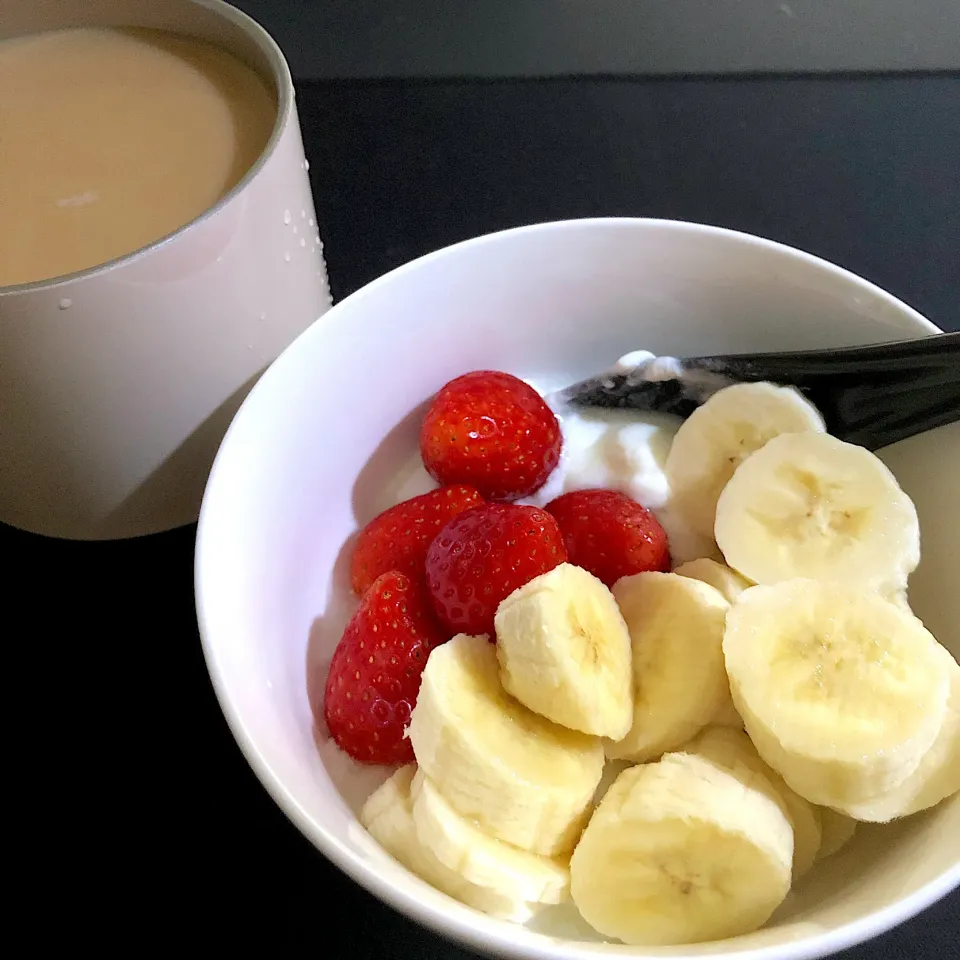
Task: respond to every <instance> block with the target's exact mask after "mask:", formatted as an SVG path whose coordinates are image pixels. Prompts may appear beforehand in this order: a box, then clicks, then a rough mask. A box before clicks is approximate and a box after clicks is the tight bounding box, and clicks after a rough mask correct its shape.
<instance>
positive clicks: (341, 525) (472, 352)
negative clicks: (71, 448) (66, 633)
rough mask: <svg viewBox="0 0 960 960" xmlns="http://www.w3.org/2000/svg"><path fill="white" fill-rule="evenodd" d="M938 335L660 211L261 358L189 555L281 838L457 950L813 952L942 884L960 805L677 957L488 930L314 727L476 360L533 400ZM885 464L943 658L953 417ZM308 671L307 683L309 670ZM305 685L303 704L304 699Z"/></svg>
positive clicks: (443, 257)
mask: <svg viewBox="0 0 960 960" xmlns="http://www.w3.org/2000/svg"><path fill="white" fill-rule="evenodd" d="M933 329H934V328H932V327H931V325H930V324H929V323H927V322H926V321H924V320H923V319H922V318H921V317H920V316H919V315H918V314H916V313H914V312H913V311H911V310H910V309H909V308H907V307H905V306H904V305H903V304H901V303H899V302H898V301H896V300H895V299H893V298H892V297H890V296H888V295H886V294H884V293H882V292H881V291H879V290H878V289H876V288H874V287H872V286H871V285H869V284H867V283H865V282H864V281H861V280H858V279H857V278H855V277H853V276H852V275H850V274H848V273H845V272H844V271H842V270H839V269H838V268H835V267H831V266H829V265H827V264H825V263H823V262H822V261H818V260H815V259H814V258H811V257H808V256H806V255H804V254H800V253H797V252H796V251H792V250H789V249H787V248H784V247H780V246H777V245H775V244H771V243H768V242H765V241H761V240H756V239H754V238H749V237H745V236H742V235H738V234H733V233H729V232H726V231H721V230H715V229H711V228H704V227H697V226H694V225H687V224H678V223H671V222H663V221H627V220H603V221H580V222H573V223H564V224H550V225H543V226H540V227H533V228H525V229H522V230H517V231H510V232H507V233H504V234H499V235H494V236H491V237H485V238H480V239H479V240H475V241H471V242H469V243H467V244H462V245H460V246H458V247H454V248H451V249H449V250H446V251H441V252H440V253H438V254H434V255H432V256H430V257H427V258H424V259H423V260H421V261H417V262H415V263H413V264H410V265H408V266H406V267H404V268H401V269H400V270H398V271H395V272H394V273H392V274H389V275H388V276H386V277H384V278H382V279H381V280H379V281H377V282H375V283H374V284H372V285H370V286H369V287H367V288H365V289H364V290H362V291H360V292H358V293H357V294H355V295H354V296H352V297H350V298H349V299H348V300H346V301H344V302H343V303H342V304H340V305H339V306H337V307H336V308H335V309H334V310H333V311H332V312H331V313H329V314H328V315H327V316H325V317H324V318H323V320H322V321H321V322H319V323H317V324H315V325H314V326H313V327H312V328H311V329H309V330H308V331H307V332H306V333H305V334H304V335H303V336H301V337H300V339H299V340H298V341H297V342H296V343H295V344H294V345H293V346H292V347H291V348H290V349H289V350H288V351H287V352H286V353H285V354H284V355H283V356H282V357H281V358H280V360H279V361H277V363H276V364H274V366H273V367H272V368H271V369H270V370H269V371H268V372H267V373H266V374H265V376H264V377H263V378H262V380H261V382H260V383H259V384H258V385H257V387H256V388H255V389H254V391H253V392H252V394H251V395H250V397H249V399H248V400H247V401H246V403H245V404H244V406H243V408H242V410H241V411H240V413H239V415H238V416H237V418H236V420H235V422H234V424H233V426H232V428H231V430H230V432H229V434H228V436H227V438H226V440H225V442H224V444H223V447H222V448H221V452H220V455H219V457H218V459H217V462H216V464H215V467H214V470H213V473H212V475H211V479H210V482H209V486H208V488H207V493H206V498H205V503H204V508H203V513H202V516H201V523H200V532H199V537H198V548H197V596H198V610H199V614H200V622H201V628H202V632H203V636H204V643H205V648H206V654H207V659H208V664H209V667H210V671H211V674H212V676H213V679H214V683H215V686H216V689H217V692H218V695H219V696H220V699H221V702H222V704H223V706H224V709H225V712H226V714H227V717H228V719H229V720H230V723H231V725H232V728H233V730H234V733H235V735H236V736H237V739H238V741H239V742H240V744H241V746H242V748H243V749H244V751H245V753H246V755H247V757H248V759H249V760H250V762H251V763H252V765H253V766H254V769H255V770H256V771H257V773H258V775H259V776H260V777H261V779H262V780H263V781H264V783H265V785H266V786H267V788H268V789H269V790H270V791H271V793H272V794H273V796H274V797H275V798H276V800H277V801H278V802H279V803H280V804H281V806H282V807H283V808H284V809H285V810H286V811H287V813H288V814H289V815H290V816H291V817H292V818H293V820H294V821H295V823H296V824H297V825H298V826H299V827H300V829H301V830H303V832H304V833H305V834H306V835H307V836H308V837H309V838H310V839H311V840H312V841H313V842H314V843H316V844H317V845H318V846H319V847H320V849H321V850H323V851H324V853H326V855H327V856H329V857H330V858H331V859H333V860H334V861H335V862H337V863H338V864H339V865H340V866H341V867H342V868H343V869H345V870H346V871H347V872H348V873H350V874H351V875H352V876H353V877H354V878H355V879H357V880H359V881H360V882H361V883H363V884H364V885H365V886H367V887H368V888H369V889H371V890H373V891H374V892H375V893H376V894H378V895H379V896H381V897H383V898H384V899H385V900H387V901H388V902H390V903H392V904H393V905H395V906H397V907H398V908H400V909H402V910H404V911H405V912H407V913H409V914H410V915H412V916H414V917H417V918H418V919H420V920H421V921H422V922H424V923H426V924H428V925H430V926H432V927H434V928H436V929H439V930H442V931H443V932H445V933H447V934H448V935H451V936H453V937H456V938H459V939H461V940H463V941H464V942H467V943H469V944H472V945H473V946H474V947H477V948H480V949H486V950H489V951H491V952H493V953H496V954H498V955H508V956H524V957H533V956H539V957H545V956H550V957H571V958H572V957H582V958H586V957H597V956H601V955H611V954H628V955H633V956H705V955H735V956H738V957H743V958H746V957H751V958H760V957H764V958H767V957H769V958H772V957H774V956H776V957H777V958H778V960H783V958H788V957H807V956H819V955H822V954H824V953H826V952H830V951H832V950H834V949H838V948H840V947H843V946H846V945H847V944H849V943H852V942H855V941H857V940H860V939H863V938H865V937H867V936H870V935H872V934H874V933H876V932H879V931H881V930H883V929H885V928H887V927H889V926H892V925H893V924H894V923H896V922H898V921H899V920H901V919H904V918H906V917H907V916H909V915H911V914H912V913H915V912H916V911H918V910H919V909H922V908H923V907H924V906H926V905H927V904H928V903H929V902H931V901H932V900H933V899H935V898H936V897H937V896H939V895H942V894H943V893H945V892H946V891H947V890H949V889H951V888H952V887H954V886H957V885H958V883H960V797H955V798H954V799H953V800H952V801H950V802H948V803H945V804H943V805H941V806H940V807H939V808H938V809H936V810H935V811H933V812H930V813H926V814H922V815H919V816H917V817H915V818H912V819H910V820H909V821H907V822H903V823H900V824H896V825H892V826H885V827H882V828H873V827H864V828H862V829H861V830H860V831H859V832H858V835H857V838H856V840H855V841H854V842H853V843H852V844H851V845H850V846H849V847H848V848H846V849H845V850H844V851H842V852H841V853H840V854H838V855H837V856H836V857H834V858H831V859H828V860H826V861H824V862H823V863H822V864H820V865H819V866H818V867H817V868H816V869H815V871H814V872H813V873H811V874H809V875H808V876H807V877H806V878H804V880H803V881H802V883H801V884H799V885H798V888H797V890H796V891H795V892H794V893H791V895H790V898H789V900H788V902H787V903H785V904H784V905H783V907H782V908H781V909H780V910H779V911H778V913H777V915H776V916H775V918H774V920H773V921H772V922H771V924H770V925H768V926H767V927H766V928H765V929H763V930H761V931H759V932H757V933H754V934H751V935H749V936H745V937H740V938H736V939H733V940H728V941H724V942H721V943H715V944H709V945H701V946H697V947H677V948H668V949H660V950H655V949H654V950H638V949H637V948H627V947H623V946H618V945H613V944H602V943H599V942H596V940H597V938H596V937H595V935H593V934H591V932H590V931H589V930H588V929H587V928H585V926H584V925H582V923H579V922H578V921H577V919H576V918H575V916H574V915H573V914H572V913H571V912H570V911H569V910H564V909H560V908H557V909H555V910H553V911H551V912H549V913H547V914H545V915H544V916H543V917H542V918H538V920H537V929H535V930H533V929H523V928H518V927H515V926H513V925H509V924H505V923H501V922H498V921H494V920H492V919H489V918H487V917H484V916H482V915H479V914H477V913H474V912H473V911H471V910H468V909H467V908H465V907H462V906H460V905H459V904H457V903H455V902H454V901H452V900H450V899H448V898H447V897H445V896H443V895H442V894H440V893H438V892H436V891H434V890H432V889H431V888H429V887H428V886H426V885H425V884H423V883H421V882H420V881H419V880H417V879H416V878H413V877H411V876H410V875H409V874H408V873H407V872H406V871H405V870H403V868H401V867H399V866H398V865H397V864H395V863H394V862H393V861H392V860H391V859H390V858H389V857H388V856H387V855H386V854H384V853H383V851H382V850H381V849H380V848H379V847H378V846H377V844H376V843H374V842H373V841H372V840H371V839H370V838H369V837H368V836H367V835H366V833H365V831H363V830H362V829H361V828H360V827H359V825H358V824H357V822H356V817H355V814H356V811H357V810H358V809H359V805H360V804H361V803H362V801H363V799H364V798H365V797H366V796H367V794H368V793H369V792H370V790H372V789H373V787H374V786H376V784H377V783H378V782H379V781H380V780H381V779H382V778H383V776H384V772H383V771H381V770H377V769H372V770H371V769H361V768H359V767H357V766H356V765H354V764H353V763H352V762H351V761H349V760H347V759H346V758H345V757H344V756H343V755H341V754H340V753H339V752H338V751H337V750H336V749H335V748H333V747H332V744H330V743H329V742H327V741H326V739H325V737H324V735H323V734H322V733H315V732H314V730H313V724H312V716H311V711H310V707H309V702H308V693H307V674H308V658H309V661H310V672H311V675H314V676H319V675H322V670H323V666H324V664H325V663H326V662H327V661H328V660H329V658H330V656H331V654H332V651H333V648H334V646H335V644H336V642H337V640H338V638H339V635H340V632H341V630H342V627H343V625H344V623H345V621H346V619H347V617H348V616H349V614H350V612H351V610H352V603H351V602H350V600H349V599H348V580H347V576H346V568H347V556H348V546H349V542H350V540H351V537H352V536H353V534H354V533H355V532H356V530H357V529H358V528H359V527H360V526H362V525H363V524H364V523H365V522H366V521H367V520H369V519H370V518H371V517H372V516H373V515H375V514H376V513H377V512H378V511H380V510H381V509H384V508H385V507H386V506H388V505H390V504H391V503H393V502H396V501H397V500H398V499H400V498H401V497H402V496H404V495H407V494H412V493H415V492H420V487H421V485H422V484H423V483H424V479H425V475H424V474H423V472H422V469H421V468H420V467H419V463H418V458H417V435H418V424H419V416H420V414H421V413H422V410H423V405H424V402H425V401H426V400H427V399H428V398H429V397H430V395H431V394H432V393H433V392H434V391H435V390H436V389H437V388H438V387H440V386H441V385H442V384H443V383H444V382H445V381H446V380H448V379H450V378H451V377H453V376H455V375H457V374H459V373H463V372H465V371H467V370H471V369H477V368H481V367H492V368H496V369H503V370H507V371H510V372H512V373H515V374H517V375H519V376H522V377H524V378H526V379H528V380H530V381H531V382H533V383H535V384H536V385H537V386H540V387H543V388H545V389H552V388H554V387H556V386H559V385H562V384H565V383H569V382H572V381H573V380H574V379H577V378H580V377H583V376H587V375H589V374H590V373H593V372H595V371H597V370H600V369H603V368H604V367H605V366H607V365H608V364H610V363H611V362H612V361H613V360H615V359H616V358H617V357H618V356H620V355H621V354H622V353H625V352H626V351H628V350H630V349H636V348H641V347H642V348H646V349H649V350H652V351H654V352H657V353H668V354H674V355H680V356H683V355H697V354H708V353H717V352H730V351H746V350H756V351H760V350H765V349H791V348H797V349H800V348H811V347H820V346H833V345H836V346H839V345H849V344H856V343H867V342H875V341H878V340H889V339H898V338H901V337H905V336H919V335H924V334H926V333H928V332H931V331H932V330H933ZM884 459H885V460H886V461H887V462H888V464H889V465H890V466H891V468H892V469H893V470H894V472H895V473H896V474H897V476H898V478H899V479H900V482H901V483H902V484H903V486H904V487H905V489H906V490H907V491H908V492H909V493H910V494H911V496H913V498H914V499H915V501H916V503H917V507H918V509H919V512H920V518H921V524H922V533H923V551H924V553H923V562H922V565H921V567H920V569H919V570H918V571H917V573H916V574H915V576H914V578H913V579H912V581H911V591H910V594H911V602H912V603H913V605H914V607H915V609H916V611H917V613H918V614H919V615H920V616H921V617H922V618H923V619H924V621H925V622H926V623H927V625H928V626H929V627H930V629H931V630H933V632H934V633H935V634H936V635H937V636H938V637H939V638H940V639H941V641H942V642H944V643H945V644H946V645H947V646H948V647H950V648H951V650H952V651H953V653H954V654H955V655H960V591H958V590H957V589H956V588H955V587H956V576H955V573H954V572H953V569H952V567H951V559H952V557H953V555H954V554H955V549H956V546H955V545H956V544H957V543H958V542H960V506H958V505H957V502H956V497H955V494H954V478H955V477H956V476H960V424H958V425H954V426H951V427H947V428H942V429H940V430H938V431H935V432H934V433H931V434H927V435H925V436H922V437H918V438H915V439H913V440H909V441H906V442H904V443H902V444H898V445H897V446H896V447H891V448H889V449H888V450H887V451H885V452H884ZM318 671H319V672H318ZM315 694H316V691H311V695H315Z"/></svg>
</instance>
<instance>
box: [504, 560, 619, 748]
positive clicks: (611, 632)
mask: <svg viewBox="0 0 960 960" xmlns="http://www.w3.org/2000/svg"><path fill="white" fill-rule="evenodd" d="M495 626H496V633H497V647H496V650H497V659H498V660H499V662H500V680H501V681H502V683H503V686H504V689H505V690H506V691H507V693H510V694H512V695H513V696H514V697H516V698H517V699H518V700H519V701H520V702H521V703H522V704H524V705H525V706H527V707H529V708H530V709H531V710H533V711H534V712H535V713H539V714H540V715H541V716H544V717H546V718H547V719H549V720H553V721H554V723H560V724H563V726H565V727H570V728H571V729H572V730H579V731H581V732H582V733H591V734H594V735H596V736H600V737H611V738H613V739H614V740H619V739H620V738H621V737H624V736H626V734H627V732H628V731H629V729H630V726H631V724H632V723H633V677H632V671H631V666H630V664H631V653H630V634H629V633H628V632H627V625H626V624H625V623H624V622H623V617H622V616H621V615H620V608H619V607H618V606H617V601H616V600H614V599H613V594H612V593H611V592H610V591H609V590H608V589H607V588H606V586H605V585H604V584H603V583H602V582H601V581H600V580H598V579H597V578H596V577H595V576H593V575H592V574H590V573H588V572H587V571H586V570H583V569H581V568H580V567H575V566H572V565H571V564H569V563H562V564H560V566H559V567H555V568H554V569H553V570H551V571H550V572H549V573H544V574H542V575H541V576H539V577H535V578H534V579H533V580H531V581H530V582H529V583H527V584H525V585H524V586H522V587H520V589H519V590H515V591H514V592H513V593H511V594H510V596H508V597H507V598H506V599H505V600H504V601H503V602H502V603H501V604H500V606H499V607H498V609H497V615H496V621H495Z"/></svg>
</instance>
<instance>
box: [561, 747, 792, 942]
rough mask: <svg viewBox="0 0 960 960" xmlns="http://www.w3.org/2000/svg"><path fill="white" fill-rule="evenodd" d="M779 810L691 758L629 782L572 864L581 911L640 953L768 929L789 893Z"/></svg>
mask: <svg viewBox="0 0 960 960" xmlns="http://www.w3.org/2000/svg"><path fill="white" fill-rule="evenodd" d="M792 859H793V830H792V829H791V827H790V822H789V821H788V820H787V818H786V816H785V815H784V813H783V810H782V809H781V808H780V806H779V804H778V803H777V802H776V801H775V800H773V799H772V798H771V797H770V796H768V795H767V793H765V792H764V791H763V790H759V789H755V788H754V787H753V786H746V785H745V784H744V783H742V782H741V781H740V780H738V779H737V778H736V777H734V776H732V775H731V774H730V773H729V772H727V771H726V770H724V769H723V768H722V767H720V766H718V765H715V764H713V763H710V762H709V761H708V760H705V759H703V758H702V757H698V756H694V755H690V754H682V753H681V754H677V753H675V754H667V755H666V756H665V757H663V759H662V760H660V762H659V763H650V764H644V765H642V766H637V767H631V768H630V769H628V770H625V771H624V772H623V773H621V774H620V776H619V777H618V779H617V781H616V783H614V785H613V786H612V787H611V788H610V790H609V791H608V792H607V795H606V796H605V797H604V798H603V800H602V801H601V803H600V806H599V807H598V808H597V810H596V812H595V813H594V815H593V817H592V818H591V820H590V823H589V824H588V825H587V828H586V830H584V832H583V837H582V838H581V840H580V843H579V844H578V845H577V849H576V850H575V851H574V853H573V858H572V859H571V861H570V892H571V896H572V897H573V901H574V903H575V904H576V905H577V908H578V909H579V910H580V913H581V914H582V915H583V918H584V920H586V921H587V923H589V924H590V925H591V926H592V927H594V929H596V930H597V931H598V932H599V933H601V934H602V935H604V936H607V937H617V938H618V939H620V940H623V941H624V942H625V943H628V944H633V945H654V944H664V945H666V944H681V943H702V942H704V941H706V940H721V939H723V938H725V937H733V936H737V935H739V934H743V933H748V932H750V931H752V930H756V929H757V928H758V927H760V926H762V925H763V924H764V923H765V922H766V921H767V920H768V919H769V917H770V915H771V914H772V913H773V911H774V910H775V909H776V907H777V906H778V905H779V904H780V903H781V902H782V901H783V899H784V897H785V896H786V895H787V892H788V891H789V889H790V864H791V861H792Z"/></svg>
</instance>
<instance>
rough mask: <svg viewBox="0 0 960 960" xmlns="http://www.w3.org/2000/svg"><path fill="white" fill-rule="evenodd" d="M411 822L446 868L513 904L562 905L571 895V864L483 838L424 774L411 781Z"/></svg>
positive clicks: (422, 842)
mask: <svg viewBox="0 0 960 960" xmlns="http://www.w3.org/2000/svg"><path fill="white" fill-rule="evenodd" d="M410 796H411V798H412V800H413V822H414V826H415V827H416V830H417V837H418V838H419V841H420V843H421V845H422V846H424V847H425V848H426V849H427V850H428V851H429V852H430V853H432V854H433V856H435V857H436V858H437V860H439V861H440V863H442V864H443V865H444V866H445V867H447V868H448V869H450V870H453V871H454V872H455V873H457V874H459V875H460V876H462V877H463V878H464V879H465V880H467V881H469V882H470V883H474V884H476V885H477V886H479V887H487V888H489V889H491V890H498V891H500V892H501V893H502V894H503V895H504V896H507V897H509V898H510V899H511V900H519V901H522V902H533V903H560V902H562V901H563V900H565V899H566V897H567V895H568V894H569V892H570V864H569V861H567V862H564V861H563V860H559V859H556V858H554V857H542V856H540V854H538V853H530V852H529V851H528V850H521V849H520V848H519V847H515V846H513V845H512V844H509V843H503V842H501V841H500V840H495V839H494V838H493V837H491V836H488V835H487V834H485V833H484V832H483V831H482V830H481V829H480V828H479V827H478V826H477V825H476V824H475V823H474V822H473V821H472V820H467V819H466V818H464V817H461V816H460V814H459V813H457V812H456V811H455V810H454V809H453V807H451V806H450V804H449V803H447V801H446V800H445V799H444V797H443V796H442V795H441V793H440V791H439V790H437V788H436V787H435V786H434V785H433V783H432V782H431V781H430V779H429V778H428V777H425V776H424V773H423V771H422V770H418V771H417V774H416V776H415V777H414V778H413V784H412V785H411V791H410Z"/></svg>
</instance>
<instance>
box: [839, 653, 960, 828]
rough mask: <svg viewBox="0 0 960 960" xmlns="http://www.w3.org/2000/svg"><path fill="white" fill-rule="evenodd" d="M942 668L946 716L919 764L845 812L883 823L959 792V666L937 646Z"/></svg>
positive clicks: (922, 808) (927, 806) (860, 818)
mask: <svg viewBox="0 0 960 960" xmlns="http://www.w3.org/2000/svg"><path fill="white" fill-rule="evenodd" d="M938 652H939V654H940V660H941V662H942V664H943V668H942V669H943V671H944V673H945V674H946V675H947V676H948V677H949V679H950V695H949V700H948V701H947V715H946V717H945V719H944V721H943V724H942V726H941V727H940V732H939V733H938V734H937V739H936V740H934V741H933V746H932V747H931V748H930V749H929V750H928V751H927V752H926V753H925V754H924V755H923V759H921V761H920V764H919V766H918V767H917V769H916V770H914V771H913V773H912V774H910V776H909V777H907V779H906V780H904V781H903V783H901V784H900V785H899V786H898V787H894V788H893V789H892V790H890V791H889V792H887V793H885V794H883V795H882V796H880V797H878V798H877V799H875V800H868V801H867V802H866V803H852V804H850V805H849V806H848V807H847V808H846V812H847V813H848V814H850V816H851V817H854V818H856V819H857V820H869V821H871V822H873V823H887V822H888V821H890V820H895V819H896V818H898V817H908V816H910V815H911V814H914V813H919V812H920V811H921V810H927V809H928V808H930V807H933V806H936V804H938V803H940V801H941V800H945V799H946V798H947V797H950V796H952V795H953V794H955V793H957V792H960V665H958V664H957V661H956V660H954V659H953V656H952V655H951V654H950V651H949V650H947V649H946V648H945V647H940V648H939V651H938Z"/></svg>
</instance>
